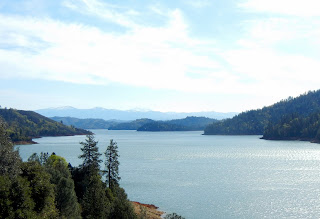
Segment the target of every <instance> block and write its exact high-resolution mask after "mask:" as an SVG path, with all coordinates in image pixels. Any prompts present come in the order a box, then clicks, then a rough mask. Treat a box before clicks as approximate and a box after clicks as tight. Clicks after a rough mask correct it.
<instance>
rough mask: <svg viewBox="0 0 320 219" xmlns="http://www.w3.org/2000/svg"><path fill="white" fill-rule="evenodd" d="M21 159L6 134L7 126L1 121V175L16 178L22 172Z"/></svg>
mask: <svg viewBox="0 0 320 219" xmlns="http://www.w3.org/2000/svg"><path fill="white" fill-rule="evenodd" d="M21 162H22V161H21V158H20V155H19V151H17V150H14V146H13V144H12V142H11V140H10V138H9V136H8V134H7V132H6V126H5V124H4V122H3V121H2V120H1V119H0V174H1V175H4V174H8V175H9V176H10V177H16V176H17V175H18V174H19V172H20V164H21Z"/></svg>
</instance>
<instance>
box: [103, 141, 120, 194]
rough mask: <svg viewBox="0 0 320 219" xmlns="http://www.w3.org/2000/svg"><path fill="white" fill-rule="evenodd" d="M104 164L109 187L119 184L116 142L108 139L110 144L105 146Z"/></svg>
mask: <svg viewBox="0 0 320 219" xmlns="http://www.w3.org/2000/svg"><path fill="white" fill-rule="evenodd" d="M104 154H105V156H106V160H105V165H106V174H107V176H106V177H107V180H106V181H107V184H108V186H109V188H111V189H112V187H113V186H118V185H119V180H120V177H119V164H120V163H119V161H118V158H119V154H118V145H117V142H115V141H113V139H111V140H110V144H109V146H108V147H107V150H106V152H105V153H104Z"/></svg>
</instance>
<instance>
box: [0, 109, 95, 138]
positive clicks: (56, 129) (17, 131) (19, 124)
mask: <svg viewBox="0 0 320 219" xmlns="http://www.w3.org/2000/svg"><path fill="white" fill-rule="evenodd" d="M0 117H1V118H2V119H3V120H4V121H5V122H6V123H7V132H8V133H9V135H10V137H11V139H12V141H13V142H15V143H18V142H31V141H32V138H38V137H42V136H69V135H84V134H89V133H91V132H89V131H87V130H83V129H78V128H75V127H72V126H66V125H64V124H62V123H60V122H56V121H53V120H51V119H49V118H47V117H44V116H42V115H40V114H38V113H35V112H33V111H24V110H16V109H0Z"/></svg>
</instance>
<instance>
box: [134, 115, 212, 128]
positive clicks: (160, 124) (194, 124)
mask: <svg viewBox="0 0 320 219" xmlns="http://www.w3.org/2000/svg"><path fill="white" fill-rule="evenodd" d="M217 121H218V120H216V119H210V118H206V117H195V116H188V117H187V118H184V119H174V120H169V121H157V122H151V123H147V124H145V125H143V126H141V127H140V128H139V129H138V131H153V132H155V131H201V130H203V129H204V128H205V127H206V126H207V125H208V124H210V123H213V122H217Z"/></svg>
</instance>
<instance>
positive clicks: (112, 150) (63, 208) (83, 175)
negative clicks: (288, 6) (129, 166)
mask: <svg viewBox="0 0 320 219" xmlns="http://www.w3.org/2000/svg"><path fill="white" fill-rule="evenodd" d="M81 145H82V148H81V150H82V154H81V155H80V156H79V158H81V159H82V160H83V163H82V164H81V165H80V166H78V167H72V166H71V165H70V164H69V165H68V163H67V161H66V160H65V159H64V158H63V157H61V156H58V155H56V154H54V153H53V154H51V155H50V156H49V154H48V153H41V154H40V155H38V154H33V155H32V156H31V157H30V158H29V159H28V161H27V162H22V160H21V158H20V156H19V152H18V151H15V150H14V146H13V143H12V142H11V140H10V137H9V135H8V133H7V132H6V128H5V125H4V123H3V122H0V218H119V219H121V218H128V219H129V218H137V215H136V214H135V213H134V210H133V207H132V205H131V202H129V200H128V199H127V195H126V193H125V191H124V190H123V189H122V188H121V187H120V186H119V183H118V181H119V179H120V177H119V175H118V166H119V162H118V156H119V155H118V153H117V144H116V143H115V142H113V141H110V145H109V146H108V147H107V149H106V152H105V154H104V155H105V156H104V157H105V166H106V170H101V169H100V164H101V163H102V160H101V159H100V156H101V154H100V153H99V152H98V147H97V141H95V140H94V137H93V136H92V135H88V136H87V139H86V140H85V142H81ZM104 176H107V177H104ZM104 178H105V180H104Z"/></svg>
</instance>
